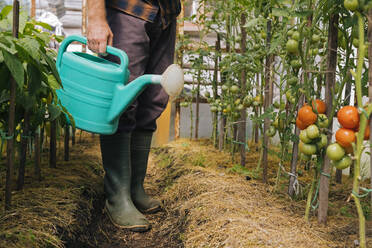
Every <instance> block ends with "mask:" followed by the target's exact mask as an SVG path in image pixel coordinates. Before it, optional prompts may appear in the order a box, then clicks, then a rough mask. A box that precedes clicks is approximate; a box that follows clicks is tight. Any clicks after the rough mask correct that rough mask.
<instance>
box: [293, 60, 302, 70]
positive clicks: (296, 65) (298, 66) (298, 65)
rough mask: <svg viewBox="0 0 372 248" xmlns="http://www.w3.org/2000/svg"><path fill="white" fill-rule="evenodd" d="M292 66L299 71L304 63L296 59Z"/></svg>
mask: <svg viewBox="0 0 372 248" xmlns="http://www.w3.org/2000/svg"><path fill="white" fill-rule="evenodd" d="M291 66H292V67H293V68H294V69H299V68H301V66H302V63H301V60H299V59H294V60H292V61H291Z"/></svg>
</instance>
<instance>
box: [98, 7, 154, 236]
mask: <svg viewBox="0 0 372 248" xmlns="http://www.w3.org/2000/svg"><path fill="white" fill-rule="evenodd" d="M107 19H108V23H109V25H110V28H111V30H112V32H113V33H114V41H113V46H114V47H117V48H119V49H122V50H124V51H125V52H126V53H127V55H128V57H129V61H130V64H129V70H130V72H131V75H130V81H132V80H134V79H135V78H136V77H138V76H140V75H142V74H143V73H144V72H145V68H146V65H147V62H148V57H149V55H148V54H149V52H148V50H149V37H148V36H147V34H146V29H145V23H146V22H145V21H143V20H141V19H138V18H135V17H132V16H130V15H127V14H124V13H122V12H120V11H117V10H114V9H107ZM108 59H110V60H112V61H115V62H119V61H118V58H117V57H115V56H108ZM137 106H138V103H137V101H135V102H134V103H133V104H132V105H131V106H130V107H129V108H128V110H127V111H126V112H125V113H123V114H122V116H121V118H120V121H119V127H118V131H117V133H115V134H113V135H101V137H100V141H101V152H102V161H103V166H104V169H105V172H106V174H105V179H104V185H105V194H106V198H107V201H106V207H105V209H106V210H107V213H108V216H109V217H110V220H111V221H112V222H113V224H114V225H116V226H118V227H121V228H126V229H130V230H132V231H146V230H148V229H150V227H151V226H150V223H149V222H148V221H147V220H146V218H145V216H143V215H142V214H141V213H140V212H139V211H138V210H137V208H136V207H135V205H134V204H133V202H132V198H131V189H130V188H131V170H132V168H131V167H132V166H131V160H130V158H131V149H130V147H131V136H132V131H133V130H134V128H135V126H136V111H137Z"/></svg>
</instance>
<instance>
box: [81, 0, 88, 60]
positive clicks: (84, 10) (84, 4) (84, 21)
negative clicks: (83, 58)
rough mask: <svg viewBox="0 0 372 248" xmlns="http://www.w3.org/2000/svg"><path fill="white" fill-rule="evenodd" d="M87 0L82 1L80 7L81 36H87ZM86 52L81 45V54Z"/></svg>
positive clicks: (85, 47)
mask: <svg viewBox="0 0 372 248" xmlns="http://www.w3.org/2000/svg"><path fill="white" fill-rule="evenodd" d="M87 9H88V6H87V0H83V2H82V7H81V12H82V13H81V33H82V35H83V36H87ZM86 51H87V46H86V45H83V47H82V52H83V53H85V52H86Z"/></svg>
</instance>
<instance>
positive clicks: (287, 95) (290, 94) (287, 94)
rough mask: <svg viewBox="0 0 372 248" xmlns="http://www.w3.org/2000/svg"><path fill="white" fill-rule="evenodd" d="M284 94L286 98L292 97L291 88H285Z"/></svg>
mask: <svg viewBox="0 0 372 248" xmlns="http://www.w3.org/2000/svg"><path fill="white" fill-rule="evenodd" d="M285 96H286V97H287V99H289V98H291V97H293V95H292V90H291V89H289V90H287V91H286V92H285Z"/></svg>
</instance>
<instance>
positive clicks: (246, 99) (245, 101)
mask: <svg viewBox="0 0 372 248" xmlns="http://www.w3.org/2000/svg"><path fill="white" fill-rule="evenodd" d="M252 103H253V98H252V97H251V96H246V97H244V99H243V104H244V107H246V108H249V107H251V106H252Z"/></svg>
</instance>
